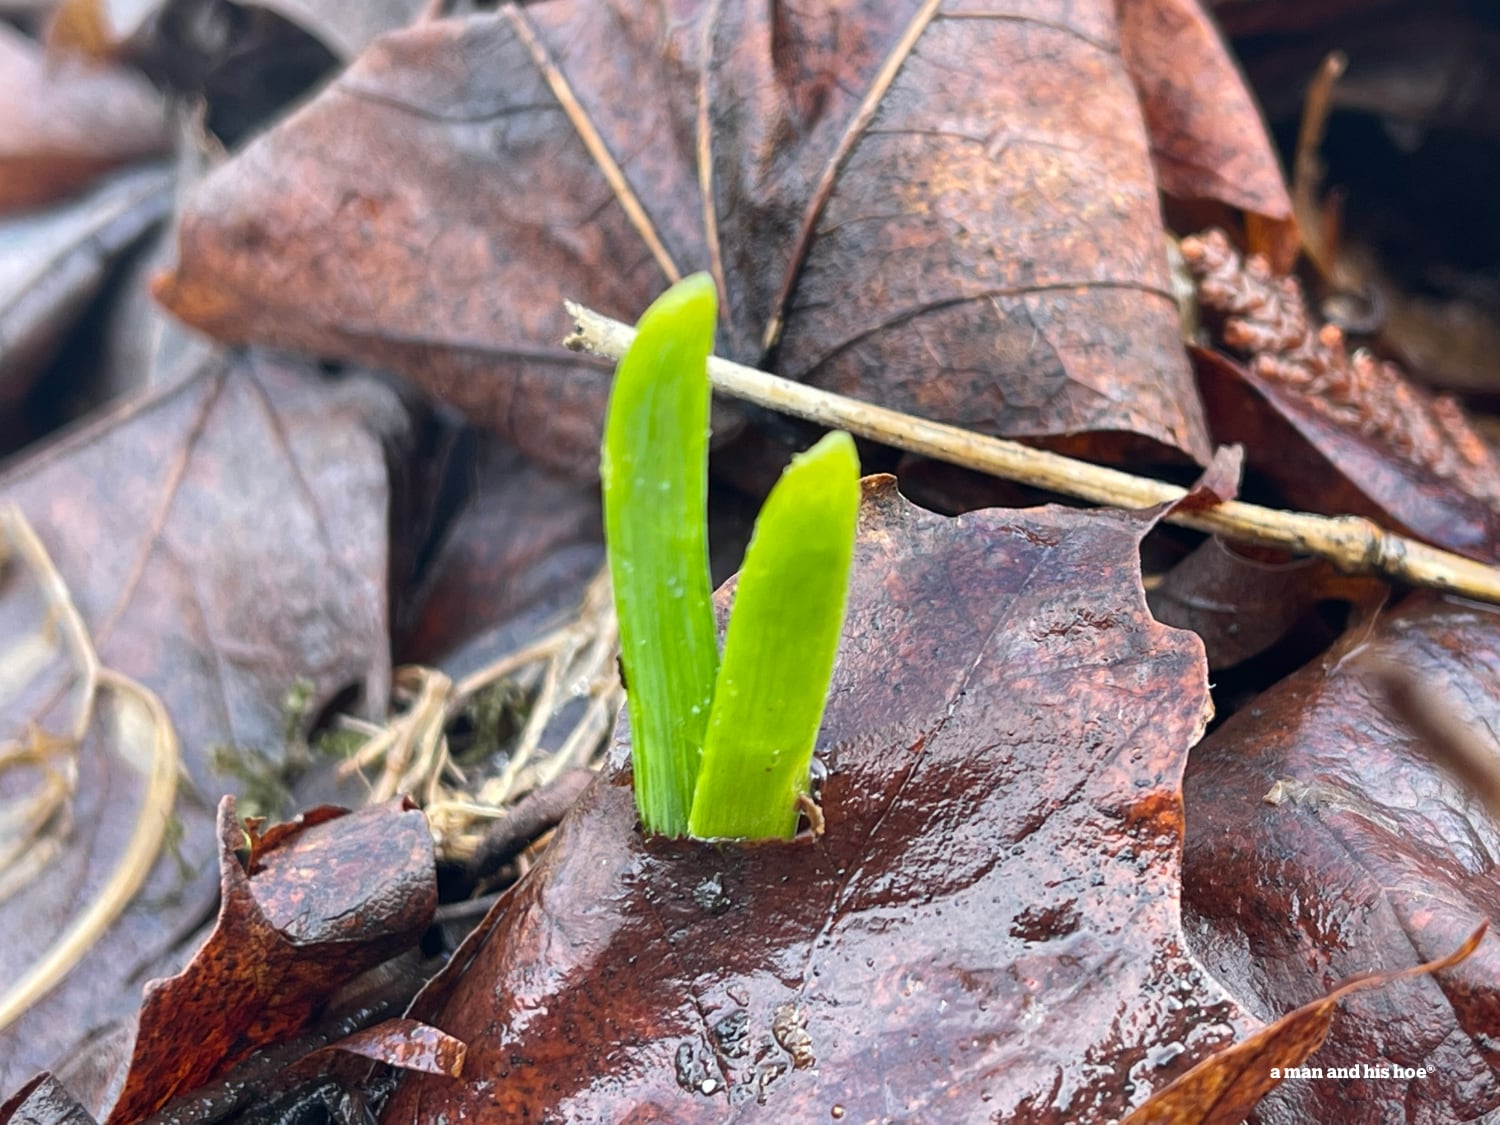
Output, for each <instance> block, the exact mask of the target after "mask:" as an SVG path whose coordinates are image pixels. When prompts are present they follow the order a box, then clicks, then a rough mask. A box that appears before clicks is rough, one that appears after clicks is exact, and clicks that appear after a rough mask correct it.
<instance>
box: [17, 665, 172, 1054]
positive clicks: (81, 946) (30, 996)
mask: <svg viewBox="0 0 1500 1125" xmlns="http://www.w3.org/2000/svg"><path fill="white" fill-rule="evenodd" d="M97 671H98V679H97V682H98V684H99V686H101V687H103V688H105V689H106V690H108V691H111V692H113V693H114V694H116V695H118V696H128V697H133V699H134V702H135V703H136V704H137V705H138V706H140V707H141V708H142V709H144V711H145V712H146V717H147V720H148V721H149V722H150V724H151V770H150V773H149V774H148V775H147V777H146V788H145V792H144V793H143V794H142V795H141V811H140V814H139V815H138V816H137V817H136V820H135V828H134V830H133V831H132V832H131V834H130V839H129V840H128V841H126V843H125V846H124V849H123V850H122V851H121V853H120V859H119V862H118V863H116V864H115V868H114V870H113V871H112V872H110V875H109V879H108V881H107V882H106V883H105V884H104V886H103V887H101V888H100V889H99V892H98V893H97V894H95V895H93V896H92V897H91V898H90V900H89V903H88V905H87V906H86V907H84V909H83V911H82V912H81V913H80V914H79V915H78V916H77V917H76V918H75V919H73V923H72V924H71V925H70V926H69V927H68V928H67V929H66V930H64V931H63V933H62V934H61V935H60V936H59V937H58V939H57V940H56V941H54V942H53V943H52V944H51V945H50V946H49V947H48V948H47V950H46V952H45V953H43V954H42V956H41V958H40V960H38V961H37V962H36V963H35V964H33V965H32V966H31V968H30V969H28V970H27V971H26V972H25V973H24V974H22V976H21V978H20V979H19V980H17V981H16V982H15V983H14V984H13V985H11V987H10V989H9V991H7V992H6V993H5V994H4V995H3V996H0V1029H3V1028H5V1027H7V1026H8V1025H9V1024H11V1023H12V1022H14V1021H15V1019H16V1018H17V1017H18V1016H20V1015H21V1014H22V1013H23V1012H25V1011H26V1009H27V1008H29V1007H30V1006H31V1005H32V1004H34V1003H35V1002H36V1001H37V1000H38V999H40V998H41V997H42V996H44V995H45V994H46V993H47V992H48V991H49V990H50V989H51V988H52V987H53V986H54V985H56V984H57V982H58V981H60V980H61V979H62V978H63V977H64V976H65V975H66V974H67V973H68V971H69V970H70V969H72V968H73V966H74V965H76V964H77V963H78V961H79V959H80V958H82V957H83V955H84V954H85V953H87V952H88V951H89V949H90V948H92V946H93V944H94V943H95V942H96V941H97V940H98V939H99V936H100V935H101V934H102V933H104V931H105V930H107V929H108V928H109V927H110V926H111V925H112V924H113V923H114V921H115V919H116V918H117V917H119V915H120V913H121V911H123V910H124V909H125V907H127V906H128V905H129V904H130V900H131V899H132V898H134V897H135V894H136V892H137V891H139V890H140V889H141V886H142V885H143V884H144V883H145V881H146V876H147V875H149V874H150V873H151V868H152V866H153V864H155V862H156V855H157V853H158V852H159V851H160V850H161V843H162V840H163V839H164V838H165V837H166V832H167V825H168V824H169V823H170V822H171V819H172V805H173V802H174V801H175V800H176V798H177V773H178V769H179V767H180V760H181V756H180V754H179V750H178V743H177V732H176V731H175V730H173V728H172V720H171V718H170V717H169V716H168V715H167V709H166V708H165V707H163V706H162V703H161V700H160V699H158V698H157V697H156V695H155V693H154V692H152V691H150V690H149V689H148V688H146V687H143V686H142V685H141V684H138V683H136V682H135V681H134V680H132V679H129V678H127V677H125V676H122V675H120V674H119V673H118V672H114V671H112V670H110V669H108V668H99V669H98V670H97ZM129 733H130V732H128V731H127V732H125V733H123V734H122V735H121V737H124V738H128V737H129Z"/></svg>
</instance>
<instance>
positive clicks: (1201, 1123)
mask: <svg viewBox="0 0 1500 1125" xmlns="http://www.w3.org/2000/svg"><path fill="white" fill-rule="evenodd" d="M1485 929H1486V925H1485V924H1481V925H1480V927H1479V929H1477V930H1475V931H1474V933H1473V935H1471V936H1470V938H1469V940H1468V941H1466V942H1464V944H1463V945H1462V946H1460V947H1459V948H1458V949H1457V950H1456V951H1455V952H1453V953H1452V954H1450V955H1449V956H1447V957H1444V958H1442V959H1441V960H1437V961H1428V962H1426V963H1425V964H1422V965H1416V966H1413V967H1412V968H1409V969H1398V970H1395V971H1393V972H1387V973H1365V974H1363V975H1362V976H1360V977H1357V978H1355V979H1354V980H1351V981H1346V982H1345V983H1344V984H1341V985H1339V987H1337V988H1335V989H1334V990H1333V991H1332V992H1330V993H1329V994H1328V995H1327V996H1324V997H1323V998H1322V999H1319V1000H1314V1001H1312V1002H1311V1003H1309V1004H1304V1005H1302V1007H1300V1008H1298V1009H1297V1010H1296V1011H1294V1012H1288V1013H1287V1014H1286V1015H1284V1016H1282V1017H1281V1018H1280V1019H1279V1020H1277V1021H1276V1022H1275V1023H1273V1024H1272V1025H1271V1026H1270V1027H1266V1028H1263V1029H1261V1030H1260V1031H1257V1032H1256V1033H1255V1034H1254V1035H1252V1036H1250V1038H1248V1039H1246V1040H1244V1041H1243V1042H1240V1043H1236V1044H1235V1045H1234V1046H1233V1047H1226V1048H1225V1049H1224V1050H1222V1051H1220V1052H1219V1053H1218V1054H1216V1055H1214V1056H1212V1057H1211V1058H1207V1059H1204V1060H1203V1061H1202V1062H1201V1063H1199V1064H1198V1065H1197V1066H1195V1067H1193V1069H1192V1070H1190V1071H1188V1072H1187V1073H1186V1074H1184V1075H1183V1076H1182V1077H1181V1078H1179V1079H1177V1080H1176V1081H1175V1082H1173V1083H1172V1084H1171V1085H1170V1086H1168V1087H1167V1088H1166V1089H1165V1090H1161V1091H1159V1092H1158V1093H1156V1094H1153V1095H1152V1096H1151V1098H1150V1099H1149V1100H1148V1101H1147V1102H1146V1103H1145V1104H1144V1105H1141V1106H1139V1107H1137V1108H1136V1109H1135V1110H1134V1111H1132V1112H1131V1114H1130V1116H1129V1117H1127V1118H1126V1119H1125V1121H1124V1122H1123V1125H1240V1122H1241V1121H1243V1120H1244V1119H1245V1117H1246V1116H1247V1115H1248V1114H1249V1113H1250V1112H1251V1111H1252V1110H1253V1109H1255V1107H1256V1105H1257V1103H1259V1102H1260V1100H1261V1099H1262V1098H1263V1097H1265V1096H1266V1094H1268V1093H1269V1092H1270V1091H1271V1090H1273V1089H1275V1088H1276V1087H1277V1086H1278V1085H1280V1084H1281V1082H1282V1080H1283V1079H1284V1078H1295V1077H1296V1075H1286V1074H1285V1073H1284V1072H1285V1071H1287V1070H1288V1069H1290V1068H1298V1067H1301V1066H1302V1065H1303V1063H1304V1061H1305V1060H1306V1059H1307V1057H1308V1056H1309V1055H1310V1054H1312V1053H1313V1052H1314V1051H1316V1050H1317V1049H1318V1047H1319V1046H1321V1045H1322V1043H1323V1039H1324V1037H1325V1036H1327V1034H1328V1028H1329V1025H1330V1024H1331V1023H1332V1022H1333V1016H1334V1013H1335V1011H1336V1010H1337V1008H1338V1004H1339V1002H1340V1001H1341V1000H1343V999H1344V997H1346V996H1349V995H1350V994H1352V993H1354V992H1359V991H1363V990H1364V989H1367V988H1379V987H1381V986H1382V985H1386V984H1390V983H1391V982H1392V981H1397V980H1402V979H1404V978H1407V977H1413V976H1425V975H1426V974H1428V973H1436V972H1440V971H1442V970H1443V969H1447V968H1451V967H1452V966H1454V965H1456V964H1458V963H1459V962H1460V961H1462V960H1464V958H1466V957H1468V956H1469V955H1470V954H1471V953H1473V952H1474V950H1475V949H1476V948H1478V946H1479V942H1480V939H1481V938H1483V937H1484V933H1485ZM1382 1065H1383V1064H1373V1065H1372V1066H1371V1068H1370V1069H1372V1070H1374V1071H1379V1070H1380V1068H1381V1066H1382ZM1357 1077H1360V1078H1370V1077H1374V1076H1373V1075H1368V1074H1366V1073H1365V1072H1364V1071H1363V1070H1361V1072H1360V1073H1359V1075H1358V1076H1357ZM1386 1077H1389V1074H1387V1075H1386Z"/></svg>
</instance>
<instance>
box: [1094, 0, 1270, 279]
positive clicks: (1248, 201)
mask: <svg viewBox="0 0 1500 1125" xmlns="http://www.w3.org/2000/svg"><path fill="white" fill-rule="evenodd" d="M1120 21H1121V35H1120V42H1121V46H1122V47H1123V48H1124V50H1125V56H1126V60H1127V63H1128V65H1129V67H1130V72H1131V75H1132V77H1133V78H1134V79H1135V83H1136V86H1137V88H1138V89H1139V90H1140V92H1141V108H1142V111H1143V112H1144V114H1145V117H1146V128H1147V131H1148V133H1149V134H1150V137H1151V155H1152V159H1153V161H1154V163H1155V168H1156V178H1157V183H1158V185H1159V186H1160V187H1161V190H1162V191H1164V192H1166V193H1167V194H1168V195H1174V196H1177V197H1178V198H1179V199H1213V200H1218V201H1220V202H1223V203H1228V204H1230V205H1231V206H1233V207H1238V208H1240V209H1241V210H1243V211H1248V212H1250V213H1252V214H1254V215H1259V216H1263V217H1265V218H1266V219H1268V220H1271V221H1272V222H1273V223H1274V224H1277V225H1279V226H1281V227H1283V228H1285V230H1284V231H1283V232H1281V233H1280V234H1279V236H1278V239H1277V242H1278V246H1279V247H1280V248H1281V249H1282V257H1281V259H1280V260H1279V263H1278V264H1279V265H1280V266H1281V268H1282V269H1289V268H1290V267H1291V265H1292V263H1293V261H1295V256H1296V251H1297V241H1296V235H1295V226H1296V224H1295V222H1294V221H1293V219H1292V201H1291V197H1290V196H1289V195H1288V194H1287V189H1286V184H1285V183H1284V182H1283V179H1282V175H1281V166H1280V163H1279V162H1278V161H1277V158H1276V152H1275V150H1274V149H1273V148H1272V147H1271V144H1270V140H1269V138H1267V136H1266V130H1265V126H1264V124H1262V122H1261V118H1260V111H1259V110H1258V109H1257V108H1256V105H1255V102H1254V100H1253V99H1252V97H1251V95H1250V91H1249V90H1247V89H1246V88H1245V83H1244V80H1243V79H1242V78H1241V77H1240V75H1239V71H1238V69H1237V68H1236V66H1235V64H1234V62H1233V61H1232V60H1231V59H1230V57H1229V54H1228V52H1227V51H1226V50H1225V47H1224V43H1223V40H1222V39H1220V37H1219V33H1218V29H1217V28H1216V27H1215V26H1214V24H1213V22H1212V21H1211V20H1210V19H1209V18H1208V16H1207V15H1206V14H1205V12H1204V11H1203V8H1202V6H1201V5H1200V4H1199V3H1198V2H1197V0H1124V2H1123V3H1121V4H1120ZM1288 251H1289V252H1290V256H1288V253H1287V252H1288Z"/></svg>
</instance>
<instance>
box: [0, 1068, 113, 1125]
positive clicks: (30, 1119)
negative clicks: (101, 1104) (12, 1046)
mask: <svg viewBox="0 0 1500 1125" xmlns="http://www.w3.org/2000/svg"><path fill="white" fill-rule="evenodd" d="M0 1123H3V1125H97V1122H95V1121H94V1118H93V1117H92V1116H91V1115H90V1114H89V1111H88V1110H86V1109H84V1108H83V1107H82V1106H81V1105H79V1104H78V1102H77V1101H76V1100H75V1099H74V1097H73V1095H72V1094H70V1093H68V1091H67V1090H66V1089H65V1088H64V1087H63V1085H62V1084H61V1083H60V1082H58V1081H57V1079H56V1078H54V1077H52V1075H50V1074H47V1073H45V1072H44V1073H42V1074H38V1075H37V1076H36V1077H35V1078H33V1079H32V1080H31V1081H30V1082H28V1083H26V1085H24V1086H22V1087H21V1088H20V1089H19V1090H17V1091H16V1092H15V1093H14V1094H13V1095H11V1097H10V1098H9V1099H8V1100H7V1101H6V1102H5V1104H4V1105H0Z"/></svg>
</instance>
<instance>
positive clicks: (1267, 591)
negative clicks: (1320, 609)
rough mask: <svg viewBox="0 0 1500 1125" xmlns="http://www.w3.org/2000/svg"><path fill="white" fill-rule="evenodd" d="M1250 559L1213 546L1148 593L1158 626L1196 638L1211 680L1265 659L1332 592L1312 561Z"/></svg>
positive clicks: (1331, 583) (1324, 568)
mask: <svg viewBox="0 0 1500 1125" xmlns="http://www.w3.org/2000/svg"><path fill="white" fill-rule="evenodd" d="M1277 554H1278V555H1279V557H1276V558H1256V557H1253V555H1251V554H1245V553H1242V552H1241V551H1239V550H1237V549H1235V548H1234V547H1231V546H1230V545H1228V544H1226V543H1224V542H1223V541H1222V540H1220V539H1217V538H1214V539H1209V540H1206V541H1205V542H1204V543H1202V544H1201V545H1199V547H1198V548H1197V549H1196V550H1194V551H1193V553H1192V554H1190V555H1188V556H1187V557H1186V558H1185V559H1183V560H1182V561H1181V562H1179V563H1178V564H1177V565H1176V566H1174V567H1173V568H1172V569H1171V570H1169V571H1167V573H1166V574H1165V575H1163V576H1162V580H1161V582H1160V583H1158V584H1157V585H1156V586H1154V587H1153V588H1152V589H1151V590H1149V591H1148V592H1147V595H1146V600H1147V601H1148V602H1149V603H1150V605H1151V612H1152V614H1154V615H1155V617H1156V619H1157V620H1158V621H1160V622H1162V623H1163V624H1166V625H1173V626H1176V627H1177V628H1179V629H1191V630H1192V631H1193V632H1195V633H1197V634H1198V636H1200V637H1201V638H1203V647H1204V649H1205V651H1206V653H1207V655H1208V668H1209V671H1210V672H1214V671H1218V670H1219V669H1221V668H1231V667H1233V666H1234V665H1236V664H1238V663H1240V662H1241V661H1243V660H1248V659H1249V658H1250V657H1252V656H1256V655H1258V654H1259V653H1262V652H1264V651H1265V650H1266V649H1268V648H1270V647H1271V645H1273V644H1275V643H1276V642H1277V641H1278V640H1280V639H1281V638H1282V636H1284V635H1285V633H1286V631H1287V630H1288V629H1289V628H1291V627H1292V625H1293V624H1295V623H1296V622H1297V620H1298V619H1299V618H1301V617H1302V615H1303V614H1305V613H1306V612H1307V611H1308V610H1309V609H1311V608H1312V606H1313V604H1314V603H1315V602H1317V601H1318V599H1319V598H1322V597H1326V596H1329V594H1330V593H1331V592H1332V591H1333V590H1334V589H1336V588H1337V583H1336V577H1335V575H1334V573H1333V570H1332V568H1331V567H1330V566H1329V565H1328V564H1327V563H1323V562H1319V561H1318V560H1316V559H1288V558H1286V557H1285V556H1283V555H1280V553H1279V552H1278V553H1277Z"/></svg>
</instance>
